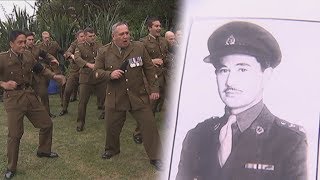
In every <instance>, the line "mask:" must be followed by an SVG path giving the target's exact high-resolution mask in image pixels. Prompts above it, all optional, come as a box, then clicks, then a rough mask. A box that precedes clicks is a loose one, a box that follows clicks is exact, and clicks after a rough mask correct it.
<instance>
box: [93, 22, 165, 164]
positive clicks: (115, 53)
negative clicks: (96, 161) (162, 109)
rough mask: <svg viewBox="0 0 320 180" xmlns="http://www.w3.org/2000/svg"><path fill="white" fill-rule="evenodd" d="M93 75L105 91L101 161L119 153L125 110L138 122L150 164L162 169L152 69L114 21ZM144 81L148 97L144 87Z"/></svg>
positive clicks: (122, 25) (139, 48) (141, 50)
mask: <svg viewBox="0 0 320 180" xmlns="http://www.w3.org/2000/svg"><path fill="white" fill-rule="evenodd" d="M95 69H97V71H96V73H95V75H96V77H97V78H98V79H104V80H106V81H107V83H108V85H107V91H106V94H107V95H106V102H105V105H106V116H105V119H106V145H105V152H104V153H103V155H102V158H103V159H110V158H111V157H112V156H114V155H116V154H119V153H120V139H119V136H120V133H121V129H122V127H123V125H124V122H125V120H126V113H127V111H129V112H130V113H131V114H132V116H133V117H134V118H135V119H136V120H137V121H138V122H139V124H140V130H141V134H142V137H143V138H144V147H145V150H146V152H147V154H148V156H149V159H150V164H152V165H154V166H155V168H156V169H157V170H159V169H161V168H162V162H161V160H160V158H161V150H162V146H161V142H160V137H159V133H158V130H157V127H156V123H155V118H154V116H153V113H152V110H151V107H150V104H149V98H150V100H156V99H158V98H159V89H158V84H157V80H156V77H155V68H154V66H153V64H152V61H151V58H150V56H149V55H148V52H147V51H146V49H145V48H144V46H143V44H142V43H141V42H136V41H133V42H131V41H130V32H129V29H128V25H127V24H126V23H124V22H118V23H116V24H114V25H113V26H112V42H111V43H109V44H107V45H106V46H103V47H102V48H101V49H100V50H99V53H98V56H97V60H96V64H95ZM143 73H144V74H145V77H146V79H147V81H148V85H149V88H150V95H149V94H148V92H147V90H146V88H147V87H146V84H144V80H143V78H144V77H143Z"/></svg>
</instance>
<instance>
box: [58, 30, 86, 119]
mask: <svg viewBox="0 0 320 180" xmlns="http://www.w3.org/2000/svg"><path fill="white" fill-rule="evenodd" d="M76 38H77V39H76V40H75V41H74V42H72V43H71V45H70V47H69V48H68V50H67V51H66V52H65V54H64V55H63V56H64V57H65V58H66V59H68V60H69V62H70V64H69V74H68V79H67V83H66V86H65V89H64V93H63V102H62V111H61V112H60V114H59V116H63V115H65V114H67V113H68V106H69V101H70V96H71V94H72V93H73V92H77V91H75V89H78V87H79V70H80V67H79V66H78V65H77V64H76V63H75V58H74V52H75V50H76V47H77V45H78V44H80V43H83V42H84V41H85V36H84V31H83V30H79V31H78V32H77V33H76Z"/></svg>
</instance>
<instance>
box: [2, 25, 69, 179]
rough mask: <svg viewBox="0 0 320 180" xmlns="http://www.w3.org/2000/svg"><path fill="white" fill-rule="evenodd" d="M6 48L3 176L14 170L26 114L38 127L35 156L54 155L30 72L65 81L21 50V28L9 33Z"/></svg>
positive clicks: (47, 119)
mask: <svg viewBox="0 0 320 180" xmlns="http://www.w3.org/2000/svg"><path fill="white" fill-rule="evenodd" d="M9 41H10V47H11V48H10V50H8V51H7V52H4V53H1V54H0V88H3V89H4V91H5V92H4V98H3V99H4V108H5V111H6V113H7V118H8V122H7V124H8V131H9V132H8V141H7V157H8V166H7V171H6V172H5V174H4V179H11V178H12V177H13V176H14V175H15V172H16V169H17V162H18V155H19V145H20V139H21V137H22V135H23V118H24V116H26V117H27V118H28V119H29V120H30V121H31V122H32V124H33V125H34V126H35V127H36V128H40V132H39V147H38V150H37V156H38V157H48V158H56V157H58V154H57V153H54V152H52V151H51V145H52V129H53V124H52V121H51V119H50V117H49V114H48V112H47V111H46V109H45V108H44V106H43V105H42V104H41V103H40V101H39V100H38V98H37V95H36V93H35V92H34V90H33V89H32V81H33V74H34V73H37V74H42V75H45V76H46V77H48V78H52V79H55V80H57V81H60V82H61V83H62V84H63V83H65V78H64V76H62V75H56V74H54V73H52V72H51V71H50V70H48V69H47V68H45V67H43V66H42V65H41V64H40V63H39V62H38V61H37V60H36V59H35V58H34V56H33V54H32V53H31V52H30V51H28V50H25V45H26V44H25V42H26V35H25V33H24V32H23V31H20V30H14V31H12V32H11V33H10V36H9Z"/></svg>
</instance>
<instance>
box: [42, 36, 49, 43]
mask: <svg viewBox="0 0 320 180" xmlns="http://www.w3.org/2000/svg"><path fill="white" fill-rule="evenodd" d="M42 41H43V42H45V43H49V42H50V35H49V34H43V35H42Z"/></svg>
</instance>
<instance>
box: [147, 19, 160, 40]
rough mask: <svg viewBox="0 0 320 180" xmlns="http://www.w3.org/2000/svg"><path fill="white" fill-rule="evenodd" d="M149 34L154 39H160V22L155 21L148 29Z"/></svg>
mask: <svg viewBox="0 0 320 180" xmlns="http://www.w3.org/2000/svg"><path fill="white" fill-rule="evenodd" d="M148 29H149V32H150V34H151V35H152V36H154V37H159V36H160V35H161V34H160V33H161V23H160V21H153V22H152V26H151V27H148Z"/></svg>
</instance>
